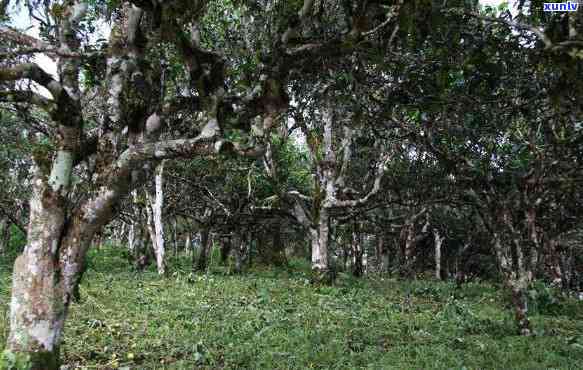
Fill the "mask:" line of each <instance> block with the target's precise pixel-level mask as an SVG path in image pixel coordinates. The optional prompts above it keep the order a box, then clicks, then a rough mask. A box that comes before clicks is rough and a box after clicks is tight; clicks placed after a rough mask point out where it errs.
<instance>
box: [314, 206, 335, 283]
mask: <svg viewBox="0 0 583 370" xmlns="http://www.w3.org/2000/svg"><path fill="white" fill-rule="evenodd" d="M310 241H311V243H312V274H313V281H314V282H317V283H324V284H329V283H332V282H333V281H334V272H333V271H331V269H330V265H329V258H328V244H329V242H330V220H329V217H328V210H327V209H325V208H324V207H322V208H321V209H320V213H319V217H318V225H317V227H316V228H313V227H311V228H310Z"/></svg>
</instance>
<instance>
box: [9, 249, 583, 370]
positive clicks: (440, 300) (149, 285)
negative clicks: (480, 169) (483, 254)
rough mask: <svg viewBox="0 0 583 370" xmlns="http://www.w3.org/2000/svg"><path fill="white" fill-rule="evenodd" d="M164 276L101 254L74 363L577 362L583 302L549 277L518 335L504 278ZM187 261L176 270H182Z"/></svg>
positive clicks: (298, 265) (299, 266)
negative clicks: (324, 282) (526, 329)
mask: <svg viewBox="0 0 583 370" xmlns="http://www.w3.org/2000/svg"><path fill="white" fill-rule="evenodd" d="M170 262H171V266H172V272H171V273H170V275H169V277H167V278H165V279H161V278H159V277H158V276H157V274H156V273H155V272H154V271H146V272H142V273H138V272H136V271H133V270H132V268H131V267H129V264H128V261H127V260H126V259H124V258H123V256H122V254H121V253H120V252H117V251H115V250H113V249H102V250H101V251H93V252H92V253H91V256H90V264H89V270H88V271H87V274H86V276H85V278H84V280H83V283H82V286H81V302H80V303H75V304H73V305H72V307H71V311H70V318H69V319H68V322H67V327H66V332H65V343H64V345H63V347H62V350H61V353H62V358H63V360H64V363H65V364H67V367H66V368H67V369H193V368H202V369H255V368H259V369H310V368H318V369H364V368H366V369H576V368H579V369H580V368H581V364H582V363H583V302H580V301H576V300H574V299H567V298H561V296H560V295H559V294H558V293H556V292H553V291H552V290H550V289H548V288H545V287H543V286H539V287H538V288H537V289H533V291H532V292H531V303H530V308H531V311H532V312H533V316H532V322H533V326H534V329H535V335H534V336H532V337H528V338H524V337H520V336H517V335H516V329H515V326H514V324H513V321H512V316H511V311H510V309H509V307H508V302H509V298H508V297H507V296H506V294H505V293H504V292H503V291H502V290H501V289H500V288H499V287H497V286H496V285H493V284H488V283H467V284H465V285H463V286H462V287H461V288H456V286H455V284H453V283H446V282H435V281H429V280H425V281H424V280H417V281H414V282H404V281H397V280H394V279H389V278H381V277H368V278H366V279H354V278H352V277H350V276H349V275H348V274H340V276H339V279H338V282H337V285H335V286H332V287H327V286H318V287H315V286H312V285H311V284H310V282H309V280H308V275H307V273H308V272H309V271H308V267H309V266H308V265H307V264H305V263H303V262H300V261H292V262H291V264H290V267H289V268H288V269H272V268H260V267H258V268H254V269H252V270H251V271H249V272H247V273H246V274H244V275H241V276H235V275H230V274H229V273H228V269H226V268H221V267H218V266H217V267H211V268H210V270H209V272H208V273H207V274H200V275H193V274H191V273H190V272H189V269H188V264H187V263H188V262H187V260H186V258H184V259H182V260H180V261H172V260H171V261H170ZM177 266H178V267H177ZM9 289H10V263H9V261H2V260H0V313H1V315H0V342H1V343H4V342H5V339H6V332H7V326H8V319H7V309H8V301H9Z"/></svg>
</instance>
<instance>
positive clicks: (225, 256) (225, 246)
mask: <svg viewBox="0 0 583 370" xmlns="http://www.w3.org/2000/svg"><path fill="white" fill-rule="evenodd" d="M231 249H232V243H231V237H230V236H228V237H224V238H221V264H222V265H223V266H226V265H227V262H228V261H229V254H231Z"/></svg>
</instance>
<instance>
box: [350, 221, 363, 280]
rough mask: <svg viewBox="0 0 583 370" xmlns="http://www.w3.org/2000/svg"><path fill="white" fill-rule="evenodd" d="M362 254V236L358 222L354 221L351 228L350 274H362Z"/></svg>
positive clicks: (356, 275) (358, 275) (359, 275)
mask: <svg viewBox="0 0 583 370" xmlns="http://www.w3.org/2000/svg"><path fill="white" fill-rule="evenodd" d="M362 255H363V247H362V236H361V235H360V230H359V227H358V224H357V223H355V224H354V226H353V230H352V256H353V257H352V258H353V260H352V275H353V276H355V277H361V276H362V275H363V274H364V266H363V263H362Z"/></svg>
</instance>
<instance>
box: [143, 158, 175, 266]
mask: <svg viewBox="0 0 583 370" xmlns="http://www.w3.org/2000/svg"><path fill="white" fill-rule="evenodd" d="M163 174H164V161H161V162H160V163H159V164H158V165H157V166H156V170H155V177H154V186H155V193H154V194H153V196H152V194H150V193H149V192H148V193H147V196H148V205H147V206H146V207H147V208H148V209H147V212H148V230H149V231H150V238H151V240H152V247H153V249H154V255H155V257H156V267H157V268H158V274H159V275H165V274H166V260H165V254H166V249H165V245H164V224H163V222H162V207H163V205H164V177H163ZM152 198H153V199H152ZM175 238H176V235H175Z"/></svg>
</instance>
